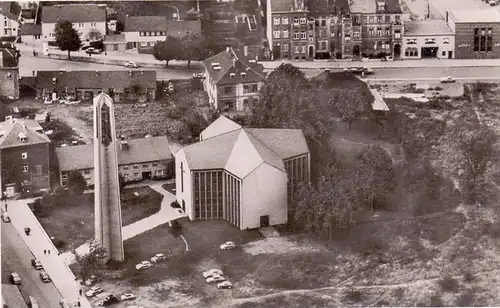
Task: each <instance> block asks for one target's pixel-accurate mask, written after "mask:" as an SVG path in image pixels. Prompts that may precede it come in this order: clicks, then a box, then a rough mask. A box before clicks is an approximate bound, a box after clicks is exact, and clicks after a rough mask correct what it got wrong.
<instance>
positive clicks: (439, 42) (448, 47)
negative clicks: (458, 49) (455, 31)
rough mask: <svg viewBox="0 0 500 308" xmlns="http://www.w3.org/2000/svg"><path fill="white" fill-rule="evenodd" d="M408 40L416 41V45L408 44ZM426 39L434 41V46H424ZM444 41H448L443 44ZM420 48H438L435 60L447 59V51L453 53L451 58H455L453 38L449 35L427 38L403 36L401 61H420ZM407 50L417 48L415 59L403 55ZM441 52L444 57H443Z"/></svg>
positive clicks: (429, 36)
mask: <svg viewBox="0 0 500 308" xmlns="http://www.w3.org/2000/svg"><path fill="white" fill-rule="evenodd" d="M409 39H414V40H416V41H417V43H416V44H408V40H409ZM426 39H435V41H436V43H435V44H426V43H425V40H426ZM445 39H447V40H448V42H449V43H448V44H445V43H444V41H445ZM422 47H438V52H437V58H439V59H448V51H453V58H455V36H454V35H452V34H450V35H428V36H411V35H404V36H403V44H402V47H401V57H402V58H403V59H420V58H421V57H422V50H421V48H422ZM407 48H417V49H418V56H417V57H409V56H406V55H405V51H406V49H407ZM443 51H444V52H445V55H443Z"/></svg>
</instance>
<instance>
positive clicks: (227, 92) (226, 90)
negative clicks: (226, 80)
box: [224, 87, 234, 94]
mask: <svg viewBox="0 0 500 308" xmlns="http://www.w3.org/2000/svg"><path fill="white" fill-rule="evenodd" d="M233 92H234V91H233V87H224V93H225V94H231V93H233Z"/></svg>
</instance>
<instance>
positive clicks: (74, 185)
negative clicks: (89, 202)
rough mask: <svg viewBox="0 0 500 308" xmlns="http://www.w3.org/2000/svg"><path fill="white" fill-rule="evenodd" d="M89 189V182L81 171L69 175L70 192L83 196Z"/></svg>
mask: <svg viewBox="0 0 500 308" xmlns="http://www.w3.org/2000/svg"><path fill="white" fill-rule="evenodd" d="M85 188H87V182H86V181H85V179H84V178H83V175H82V174H81V173H80V172H79V171H71V172H70V173H69V174H68V190H69V192H70V193H73V194H83V192H84V191H85Z"/></svg>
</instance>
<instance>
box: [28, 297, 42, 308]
mask: <svg viewBox="0 0 500 308" xmlns="http://www.w3.org/2000/svg"><path fill="white" fill-rule="evenodd" d="M28 308H40V306H39V305H38V302H37V300H36V298H34V297H33V296H30V297H29V298H28Z"/></svg>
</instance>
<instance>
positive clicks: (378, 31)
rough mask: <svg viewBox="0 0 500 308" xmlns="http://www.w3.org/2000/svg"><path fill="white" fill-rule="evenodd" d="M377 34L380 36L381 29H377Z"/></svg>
mask: <svg viewBox="0 0 500 308" xmlns="http://www.w3.org/2000/svg"><path fill="white" fill-rule="evenodd" d="M377 36H382V29H380V28H379V29H377Z"/></svg>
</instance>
